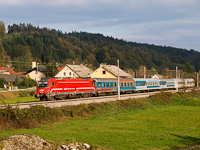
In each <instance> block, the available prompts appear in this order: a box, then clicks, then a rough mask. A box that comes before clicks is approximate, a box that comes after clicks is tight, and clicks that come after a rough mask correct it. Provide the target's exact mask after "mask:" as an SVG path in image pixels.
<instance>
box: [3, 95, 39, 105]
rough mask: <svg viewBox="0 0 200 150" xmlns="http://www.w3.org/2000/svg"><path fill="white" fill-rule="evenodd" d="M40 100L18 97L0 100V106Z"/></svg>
mask: <svg viewBox="0 0 200 150" xmlns="http://www.w3.org/2000/svg"><path fill="white" fill-rule="evenodd" d="M37 101H40V99H35V97H33V96H32V97H18V98H9V99H3V100H0V104H5V103H6V104H14V103H26V102H37Z"/></svg>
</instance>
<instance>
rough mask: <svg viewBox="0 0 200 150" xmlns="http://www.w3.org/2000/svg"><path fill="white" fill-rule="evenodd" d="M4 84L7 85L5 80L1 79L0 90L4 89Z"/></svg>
mask: <svg viewBox="0 0 200 150" xmlns="http://www.w3.org/2000/svg"><path fill="white" fill-rule="evenodd" d="M4 84H6V81H5V79H3V78H0V88H4Z"/></svg>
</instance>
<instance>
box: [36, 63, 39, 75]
mask: <svg viewBox="0 0 200 150" xmlns="http://www.w3.org/2000/svg"><path fill="white" fill-rule="evenodd" d="M38 65H39V63H37V72H36V74H38Z"/></svg>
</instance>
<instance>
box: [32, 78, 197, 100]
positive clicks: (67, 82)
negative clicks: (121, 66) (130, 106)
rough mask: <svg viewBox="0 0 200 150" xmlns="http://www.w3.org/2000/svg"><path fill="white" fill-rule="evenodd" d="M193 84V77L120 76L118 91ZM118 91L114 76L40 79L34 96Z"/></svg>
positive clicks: (63, 96)
mask: <svg viewBox="0 0 200 150" xmlns="http://www.w3.org/2000/svg"><path fill="white" fill-rule="evenodd" d="M194 86H195V81H194V79H152V78H122V79H120V93H136V92H141V91H156V90H167V89H175V88H190V87H194ZM117 92H118V79H116V78H94V79H91V78H87V79H62V80H59V79H56V78H45V79H41V80H40V81H39V83H38V85H37V91H36V95H35V97H36V98H40V100H54V99H67V98H71V97H78V98H81V97H91V96H100V95H114V94H117Z"/></svg>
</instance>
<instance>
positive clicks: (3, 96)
mask: <svg viewBox="0 0 200 150" xmlns="http://www.w3.org/2000/svg"><path fill="white" fill-rule="evenodd" d="M34 94H35V92H27V91H19V92H3V93H0V104H13V103H26V102H35V101H39V99H35V97H34V96H33V95H34Z"/></svg>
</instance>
